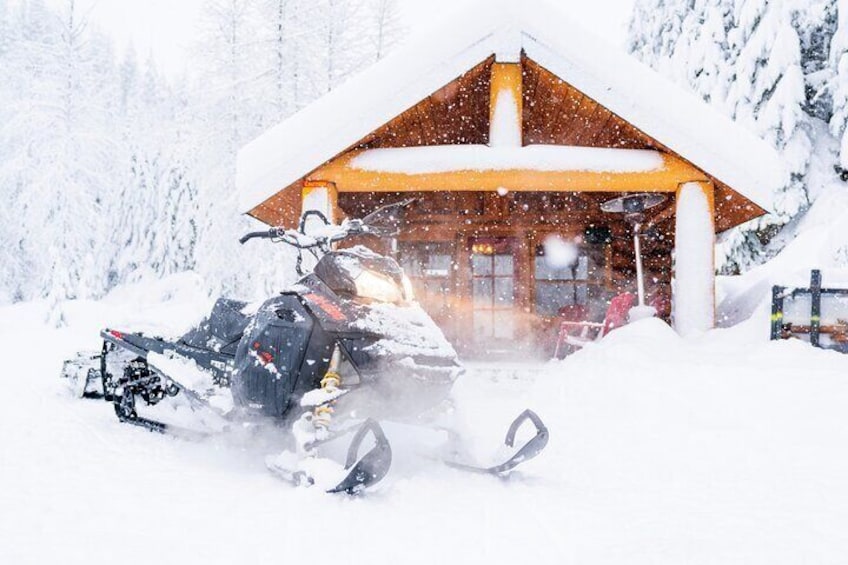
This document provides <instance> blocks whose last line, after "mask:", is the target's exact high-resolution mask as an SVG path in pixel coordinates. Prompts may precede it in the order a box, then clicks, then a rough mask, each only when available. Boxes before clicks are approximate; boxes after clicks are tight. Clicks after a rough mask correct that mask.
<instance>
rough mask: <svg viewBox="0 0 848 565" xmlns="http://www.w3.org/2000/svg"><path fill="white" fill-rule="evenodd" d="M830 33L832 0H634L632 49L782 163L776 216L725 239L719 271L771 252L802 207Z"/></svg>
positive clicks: (822, 108) (822, 114)
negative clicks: (765, 145)
mask: <svg viewBox="0 0 848 565" xmlns="http://www.w3.org/2000/svg"><path fill="white" fill-rule="evenodd" d="M835 29H836V0H734V1H732V2H728V1H726V0H637V3H636V6H635V9H634V15H633V19H632V21H631V27H630V41H629V46H630V49H631V51H632V52H633V53H634V54H635V55H636V56H637V57H639V58H641V59H642V60H643V61H645V62H646V63H648V64H650V65H652V66H653V67H654V68H656V69H657V70H658V71H660V72H662V73H663V74H665V75H667V76H668V77H670V78H672V79H673V80H675V81H676V82H678V83H680V84H682V85H684V86H686V87H687V88H690V89H691V90H693V91H694V92H695V93H697V94H698V95H700V96H701V97H702V98H704V100H706V101H708V102H710V103H711V104H713V105H714V106H715V107H716V108H717V109H718V110H720V111H722V112H724V113H725V114H727V115H728V116H730V117H732V118H734V119H735V120H737V121H738V122H740V123H741V124H743V125H745V126H747V127H749V128H750V129H752V130H753V131H754V132H756V133H757V134H759V135H760V136H762V137H763V138H764V139H766V140H767V141H768V142H769V143H771V144H772V145H773V146H774V147H775V148H776V149H777V150H778V151H779V152H780V153H781V156H782V161H783V163H784V171H783V172H784V175H785V181H784V184H783V188H782V189H781V190H780V192H779V193H778V194H775V195H774V196H775V198H774V200H775V210H774V212H775V214H773V215H770V216H767V217H765V218H762V219H759V220H756V221H754V222H751V223H749V224H748V225H746V226H743V227H741V228H739V229H737V230H734V231H733V232H731V233H729V234H726V236H725V238H724V241H723V245H722V246H721V248H720V250H721V251H722V252H723V254H724V265H723V270H724V271H725V272H738V271H740V270H744V269H746V268H748V267H750V266H751V265H753V264H756V263H758V262H761V261H762V260H764V259H765V258H767V257H769V256H770V255H771V254H773V253H775V252H776V251H777V246H778V245H779V242H780V241H781V239H780V238H777V239H775V235H777V234H778V233H779V232H780V230H781V228H782V227H783V226H785V225H787V224H788V222H789V221H790V220H791V219H792V218H794V217H796V216H797V215H799V214H802V213H803V212H804V211H805V210H806V209H807V208H808V207H809V205H810V202H811V196H810V190H809V186H808V182H807V179H808V174H809V172H810V168H811V166H812V162H813V159H812V154H813V151H814V148H815V145H816V137H817V135H818V133H817V132H819V131H820V130H821V120H830V115H831V113H832V108H833V104H832V102H831V98H832V97H831V94H830V90H831V89H830V88H829V80H830V79H829V77H830V76H831V75H830V73H831V71H830V69H829V68H828V67H829V65H830V63H829V61H831V60H832V58H831V55H830V45H831V40H832V38H833V37H834V33H835Z"/></svg>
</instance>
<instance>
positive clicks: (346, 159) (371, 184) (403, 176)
mask: <svg viewBox="0 0 848 565" xmlns="http://www.w3.org/2000/svg"><path fill="white" fill-rule="evenodd" d="M357 155H359V152H357V151H354V152H350V153H348V154H347V155H343V156H342V157H339V158H338V159H335V160H334V161H331V162H330V163H328V164H326V165H324V166H323V167H321V168H319V169H318V170H316V171H315V172H314V173H313V174H312V175H310V180H312V181H325V182H331V183H333V184H335V186H336V188H337V189H338V191H339V192H434V191H448V192H455V191H498V190H501V189H504V188H505V189H508V190H510V191H514V192H539V191H552V192H676V191H677V189H678V187H679V186H680V185H681V184H682V183H685V182H689V181H696V182H698V181H703V182H708V180H709V179H708V178H707V177H706V176H705V175H704V173H702V172H701V171H700V170H698V169H696V168H695V167H693V166H692V165H689V164H688V163H686V162H685V161H683V160H682V159H678V158H677V157H674V156H672V155H668V154H663V155H662V158H663V166H662V167H661V168H658V169H656V170H650V171H643V172H594V171H574V170H562V171H539V170H529V169H504V170H501V169H498V170H452V171H446V172H438V173H416V174H408V173H397V172H388V171H373V170H363V169H358V168H355V167H354V166H352V163H351V162H352V160H353V159H355V158H356V156H357Z"/></svg>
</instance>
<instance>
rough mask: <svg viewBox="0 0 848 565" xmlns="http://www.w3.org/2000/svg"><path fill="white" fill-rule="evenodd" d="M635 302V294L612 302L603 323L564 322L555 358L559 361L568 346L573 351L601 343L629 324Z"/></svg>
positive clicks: (624, 295) (555, 350)
mask: <svg viewBox="0 0 848 565" xmlns="http://www.w3.org/2000/svg"><path fill="white" fill-rule="evenodd" d="M635 302H636V297H635V296H634V295H633V293H630V292H624V293H622V294H619V295H618V296H616V297H615V298H613V299H612V300H610V304H609V307H608V308H607V314H606V317H605V318H604V321H603V322H601V323H598V322H589V321H583V322H575V321H571V320H564V321H562V322H561V323H560V330H559V336H558V338H557V344H556V349H554V358H555V359H559V358H560V352H563V351H565V348H566V346H568V347H570V348H571V349H572V350H574V349H580V348H582V347H583V346H585V345H586V344H587V343H590V342H593V341H599V340H600V339H601V338H603V337H604V336H605V335H607V334H608V333H610V332H611V331H612V330H614V329H616V328H620V327H621V326H623V325H625V324H627V314H628V312H630V309H631V308H632V307H633V304H635Z"/></svg>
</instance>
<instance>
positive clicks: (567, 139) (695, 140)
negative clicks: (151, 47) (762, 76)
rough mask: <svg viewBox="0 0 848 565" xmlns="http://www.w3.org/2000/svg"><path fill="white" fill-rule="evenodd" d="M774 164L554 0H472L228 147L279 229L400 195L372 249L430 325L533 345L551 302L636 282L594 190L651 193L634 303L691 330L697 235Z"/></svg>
mask: <svg viewBox="0 0 848 565" xmlns="http://www.w3.org/2000/svg"><path fill="white" fill-rule="evenodd" d="M517 4H520V5H517ZM780 170H781V168H780V164H779V162H778V161H777V158H776V156H775V154H774V153H773V152H772V151H771V149H770V148H769V147H767V146H766V145H765V144H764V143H763V142H762V141H761V140H759V139H757V138H755V137H754V136H752V135H751V134H750V133H749V132H747V131H746V130H744V129H742V128H741V127H739V126H737V125H736V124H735V123H733V122H732V121H730V120H728V119H727V118H724V117H723V116H720V115H718V114H716V113H715V112H713V111H712V110H711V109H710V108H708V107H707V106H706V104H704V103H703V102H702V101H700V100H698V99H695V98H693V97H692V96H691V95H689V94H687V93H684V92H682V91H681V90H679V89H678V88H676V87H675V86H673V85H671V84H670V83H668V82H666V81H665V80H664V79H662V78H661V77H659V76H658V75H657V74H656V73H654V72H653V71H651V70H650V69H648V68H646V67H644V66H643V65H641V64H640V63H638V62H637V61H635V60H633V59H632V58H630V57H629V56H627V55H626V54H624V53H620V52H618V51H616V50H614V49H612V48H610V47H609V46H607V45H605V44H604V43H603V42H602V41H599V40H598V39H597V38H595V37H594V36H592V35H591V34H589V33H587V32H586V31H584V30H582V29H581V28H579V26H576V25H575V24H574V23H572V22H570V21H569V20H568V19H567V17H566V16H565V15H564V14H563V13H562V12H560V10H559V9H557V8H555V7H553V6H549V5H548V4H547V3H546V2H544V1H542V0H533V1H526V2H521V3H510V2H506V1H503V0H487V1H484V2H478V3H475V4H473V5H472V6H470V7H469V8H468V9H467V10H466V11H465V12H461V13H459V14H457V15H456V16H454V17H453V18H451V19H450V21H446V22H443V24H442V25H440V26H439V27H438V28H437V29H436V30H433V31H431V32H426V33H422V34H420V36H419V37H417V38H411V39H410V40H409V41H408V42H407V43H405V44H404V45H403V46H402V47H400V48H399V49H398V50H397V51H396V52H394V53H393V54H391V55H390V56H389V57H387V58H386V59H384V60H382V61H380V62H378V63H376V64H375V65H374V66H373V67H372V68H370V69H368V70H366V71H365V72H363V73H362V74H361V75H359V76H357V77H354V78H352V79H350V80H349V81H348V82H347V83H345V84H343V85H342V86H340V87H339V88H338V89H336V90H334V91H333V92H331V93H329V94H328V95H326V96H325V97H323V98H322V99H320V100H318V101H316V102H315V103H314V104H312V105H311V106H309V107H307V108H305V109H304V110H302V111H301V112H299V113H297V114H296V115H294V116H293V117H291V118H290V119H288V120H287V121H285V122H283V123H282V124H280V125H278V126H277V127H275V128H272V129H271V130H269V131H268V132H267V133H266V134H264V135H263V136H261V137H260V138H258V139H257V140H255V141H253V142H252V143H250V144H249V145H247V146H246V147H245V148H244V149H243V150H242V151H241V153H240V155H239V163H238V189H239V192H240V202H241V205H242V206H243V208H244V210H245V211H246V212H247V213H248V214H250V215H251V216H253V217H254V218H256V219H258V220H260V221H262V222H264V223H266V224H269V225H276V226H278V225H282V226H287V227H292V226H294V225H295V224H296V222H297V219H298V217H299V216H300V214H301V212H302V211H303V210H305V209H321V210H323V211H325V212H327V213H328V214H330V215H332V216H333V217H334V218H335V219H337V220H338V219H341V218H342V217H344V216H351V217H362V216H364V215H365V214H367V213H369V212H371V211H373V210H374V209H376V208H377V207H379V206H381V205H384V204H387V203H391V202H396V201H399V200H402V199H405V198H409V197H414V198H415V199H416V201H415V203H414V204H413V205H412V206H410V209H409V210H408V212H407V214H406V216H405V217H404V220H403V225H402V231H401V234H400V236H399V237H398V239H397V241H396V242H395V244H394V248H393V249H391V250H389V249H387V250H386V251H391V252H393V253H396V256H397V258H398V260H399V262H400V263H401V264H402V266H403V267H404V269H405V271H406V273H407V274H408V275H409V276H410V278H411V279H412V281H413V284H414V287H415V290H416V293H417V297H418V299H419V301H420V302H421V304H422V305H423V307H424V308H425V309H427V310H428V311H429V313H430V314H431V315H432V316H433V318H434V319H435V320H436V321H437V322H438V323H439V324H440V325H441V327H442V328H443V329H444V331H445V333H446V335H447V336H448V337H449V339H451V340H452V341H453V343H454V344H455V345H456V346H457V347H458V348H459V349H460V351H463V352H465V353H466V354H469V355H470V354H491V353H492V352H497V351H500V352H512V351H515V350H517V349H522V350H527V349H535V350H538V351H540V352H542V353H549V351H550V349H551V347H552V341H553V340H554V339H555V335H556V332H557V329H558V328H559V321H560V320H561V319H562V318H563V316H567V315H569V314H574V313H575V312H577V313H579V314H578V315H579V316H585V317H589V318H592V319H595V320H601V319H603V317H604V313H605V311H606V307H607V304H608V303H609V301H610V299H611V298H612V297H614V296H616V295H617V294H619V293H621V292H624V291H635V287H636V286H637V281H636V261H635V256H636V255H635V250H634V239H633V229H634V224H633V222H632V221H628V220H627V219H626V218H625V216H624V215H622V214H615V213H607V212H604V211H603V210H602V208H601V205H602V204H603V203H604V202H607V201H609V200H611V199H613V198H616V197H620V196H622V195H626V194H636V193H639V194H642V193H652V194H662V195H663V196H664V199H663V200H662V203H661V204H660V205H658V206H656V207H655V208H652V209H651V210H649V211H648V212H647V213H646V214H645V215H644V217H643V218H641V219H640V232H641V233H642V234H643V235H642V236H641V238H640V240H639V241H640V243H641V257H642V258H643V261H644V270H645V296H646V301H650V302H651V303H652V304H653V305H655V307H656V308H657V310H658V314H659V315H660V316H662V317H664V318H665V319H667V320H668V321H670V322H673V323H674V325H675V327H677V328H678V329H679V330H680V331H681V332H683V333H693V332H697V331H701V330H705V329H708V328H709V327H711V326H712V324H713V318H714V286H713V277H714V271H715V269H714V265H713V249H714V241H715V236H716V234H717V233H720V232H723V231H725V230H728V229H730V228H732V227H734V226H737V225H739V224H741V223H743V222H746V221H748V220H751V219H753V218H756V217H758V216H760V215H762V214H764V213H765V212H766V211H767V210H768V209H769V207H770V204H771V202H770V194H771V193H772V191H773V189H774V188H775V187H776V186H778V185H779V183H780V180H781V178H780ZM684 209H686V210H688V211H687V212H686V213H685V214H683V213H681V211H682V210H684ZM558 250H559V251H558ZM563 251H565V252H567V253H568V254H570V255H571V257H570V259H569V261H568V262H567V264H563V263H562V262H561V261H560V260H559V259H561V258H559V259H557V258H555V257H553V255H554V254H558V255H561V252H563ZM554 259H557V260H554Z"/></svg>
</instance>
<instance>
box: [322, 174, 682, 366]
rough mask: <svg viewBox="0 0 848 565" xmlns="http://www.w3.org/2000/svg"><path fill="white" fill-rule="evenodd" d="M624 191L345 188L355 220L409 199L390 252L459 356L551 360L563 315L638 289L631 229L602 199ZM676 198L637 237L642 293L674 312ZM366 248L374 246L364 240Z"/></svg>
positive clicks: (341, 202) (344, 199)
mask: <svg viewBox="0 0 848 565" xmlns="http://www.w3.org/2000/svg"><path fill="white" fill-rule="evenodd" d="M621 195H622V193H585V192H570V193H559V192H507V191H501V192H426V193H425V192H421V193H403V194H400V193H394V194H392V193H381V194H374V193H341V194H339V195H338V207H339V208H340V209H341V210H342V211H343V212H344V213H345V214H346V215H348V216H350V217H363V216H364V215H367V214H368V213H369V212H371V211H373V210H374V209H376V208H377V207H379V206H381V205H384V204H386V203H389V202H395V201H398V200H400V199H402V198H408V197H410V196H411V197H414V198H416V202H415V203H414V204H413V205H412V206H411V207H410V209H409V211H408V212H407V214H406V215H405V217H404V218H403V221H402V225H401V226H399V227H400V228H401V230H400V235H399V237H398V239H397V241H396V242H395V243H394V249H391V245H389V244H386V245H385V247H386V248H385V249H382V251H383V252H387V253H393V254H394V255H395V257H396V258H397V259H398V261H399V262H400V263H401V265H402V266H403V268H404V271H405V272H406V273H407V275H408V276H409V277H410V279H411V281H412V283H413V287H414V288H415V292H416V298H417V299H418V301H419V302H420V303H421V304H422V306H423V307H424V308H425V310H427V311H428V313H429V314H430V315H431V316H432V317H433V318H434V319H435V321H436V322H437V323H438V324H439V326H440V327H441V328H442V329H443V330H444V331H445V334H446V336H447V337H448V339H449V340H451V341H452V342H453V344H454V345H455V346H456V347H457V348H458V349H459V350H460V351H461V353H463V354H464V355H466V356H472V357H473V356H480V355H487V356H490V355H493V354H504V355H509V354H514V353H515V352H517V351H520V352H522V353H524V354H535V355H538V356H540V357H550V355H551V353H552V352H553V348H554V344H555V340H556V335H557V332H558V329H559V323H560V321H561V320H562V319H564V318H565V317H576V318H582V319H584V320H592V321H601V320H603V318H604V315H605V313H606V310H607V307H608V305H609V301H610V300H611V299H612V298H613V297H615V296H617V295H618V294H620V293H622V292H628V291H629V292H633V293H634V294H636V292H637V285H636V261H635V253H634V241H633V228H632V226H631V225H630V224H629V223H628V222H627V221H625V220H624V218H623V217H622V216H621V215H619V214H611V213H605V212H603V211H602V210H601V204H602V203H603V202H606V201H608V200H610V199H612V198H616V197H618V196H621ZM674 206H675V198H674V194H670V195H667V196H666V198H665V201H664V202H663V203H662V204H661V205H660V206H657V207H656V208H655V209H653V210H652V211H651V214H650V216H647V217H646V219H645V224H644V225H643V227H642V229H641V232H642V234H643V235H642V237H641V243H642V250H641V255H642V258H643V263H644V270H645V280H646V285H645V286H646V288H645V299H646V303H648V304H651V305H653V306H654V307H655V308H656V309H657V311H658V315H659V316H661V317H662V318H664V319H665V320H667V321H670V319H671V296H672V292H671V283H672V251H673V248H674ZM367 243H368V244H369V245H371V246H374V245H375V243H376V242H375V241H373V240H372V241H368V242H367Z"/></svg>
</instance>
